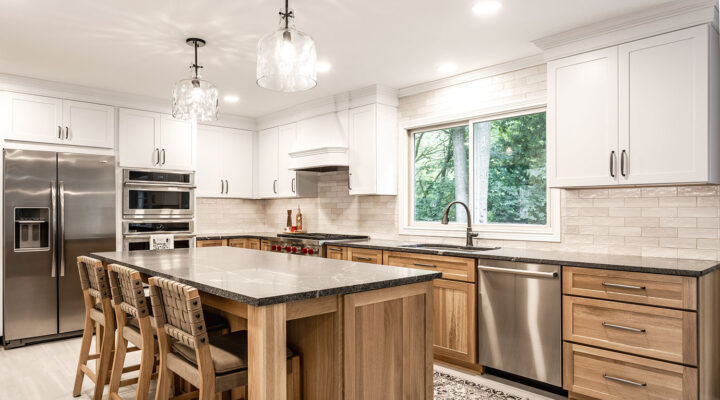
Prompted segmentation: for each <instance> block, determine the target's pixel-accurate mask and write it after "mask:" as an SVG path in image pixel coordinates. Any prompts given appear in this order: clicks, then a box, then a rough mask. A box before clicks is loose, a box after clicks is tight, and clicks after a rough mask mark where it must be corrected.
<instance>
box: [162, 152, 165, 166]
mask: <svg viewBox="0 0 720 400" xmlns="http://www.w3.org/2000/svg"><path fill="white" fill-rule="evenodd" d="M162 165H165V149H162Z"/></svg>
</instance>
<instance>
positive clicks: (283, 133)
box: [278, 124, 297, 197]
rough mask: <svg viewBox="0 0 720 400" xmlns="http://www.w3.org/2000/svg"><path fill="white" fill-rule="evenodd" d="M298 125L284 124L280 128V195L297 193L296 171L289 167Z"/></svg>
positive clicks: (289, 195) (286, 195)
mask: <svg viewBox="0 0 720 400" xmlns="http://www.w3.org/2000/svg"><path fill="white" fill-rule="evenodd" d="M296 135H297V130H296V125H295V124H289V125H283V126H281V127H280V128H279V129H278V195H279V196H280V197H294V196H296V195H297V181H296V175H297V174H296V173H295V171H293V170H290V169H288V167H289V166H290V154H289V153H290V152H291V151H292V149H293V147H294V146H295V139H296Z"/></svg>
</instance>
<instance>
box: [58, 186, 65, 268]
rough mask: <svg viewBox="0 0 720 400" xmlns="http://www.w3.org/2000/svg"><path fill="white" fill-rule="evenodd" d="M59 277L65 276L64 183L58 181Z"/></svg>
mask: <svg viewBox="0 0 720 400" xmlns="http://www.w3.org/2000/svg"><path fill="white" fill-rule="evenodd" d="M59 186H60V224H59V225H60V240H59V242H60V245H59V246H58V247H60V276H65V182H63V181H60V185H59Z"/></svg>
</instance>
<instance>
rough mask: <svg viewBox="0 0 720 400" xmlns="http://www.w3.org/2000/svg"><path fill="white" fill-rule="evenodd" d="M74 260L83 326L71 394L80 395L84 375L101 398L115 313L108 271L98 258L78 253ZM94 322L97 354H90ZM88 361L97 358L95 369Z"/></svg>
mask: <svg viewBox="0 0 720 400" xmlns="http://www.w3.org/2000/svg"><path fill="white" fill-rule="evenodd" d="M77 263H78V272H79V274H80V286H81V287H82V291H83V299H84V302H85V325H84V327H83V336H82V342H81V344H80V357H79V359H78V366H77V373H76V374H75V385H74V387H73V397H78V396H80V392H81V390H82V382H83V378H84V377H85V376H87V377H88V378H90V380H91V381H93V382H94V383H95V392H94V394H93V399H95V400H101V399H102V395H103V390H104V388H105V382H106V380H107V377H108V368H109V366H110V359H111V358H112V351H113V337H114V334H115V316H114V315H113V314H114V313H113V309H112V305H111V304H110V287H109V285H108V277H107V271H105V268H104V267H103V264H102V262H101V261H100V260H96V259H94V258H90V257H85V256H80V257H78V258H77ZM93 325H95V326H96V328H97V329H96V331H97V332H96V341H97V343H96V344H97V345H98V347H97V349H98V350H97V353H96V354H90V344H91V342H92V337H93ZM88 360H97V361H96V362H95V371H92V370H91V369H90V368H89V367H88V366H87V362H88Z"/></svg>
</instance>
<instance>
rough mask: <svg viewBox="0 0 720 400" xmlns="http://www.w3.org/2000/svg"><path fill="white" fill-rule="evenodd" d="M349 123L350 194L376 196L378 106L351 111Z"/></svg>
mask: <svg viewBox="0 0 720 400" xmlns="http://www.w3.org/2000/svg"><path fill="white" fill-rule="evenodd" d="M348 123H349V138H348V139H349V164H350V172H349V173H350V176H349V180H350V182H349V191H350V194H351V195H357V194H375V193H376V189H377V188H376V184H377V181H376V178H377V177H376V174H377V151H378V149H377V105H375V104H371V105H368V106H363V107H358V108H354V109H351V110H350V112H349V121H348Z"/></svg>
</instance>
